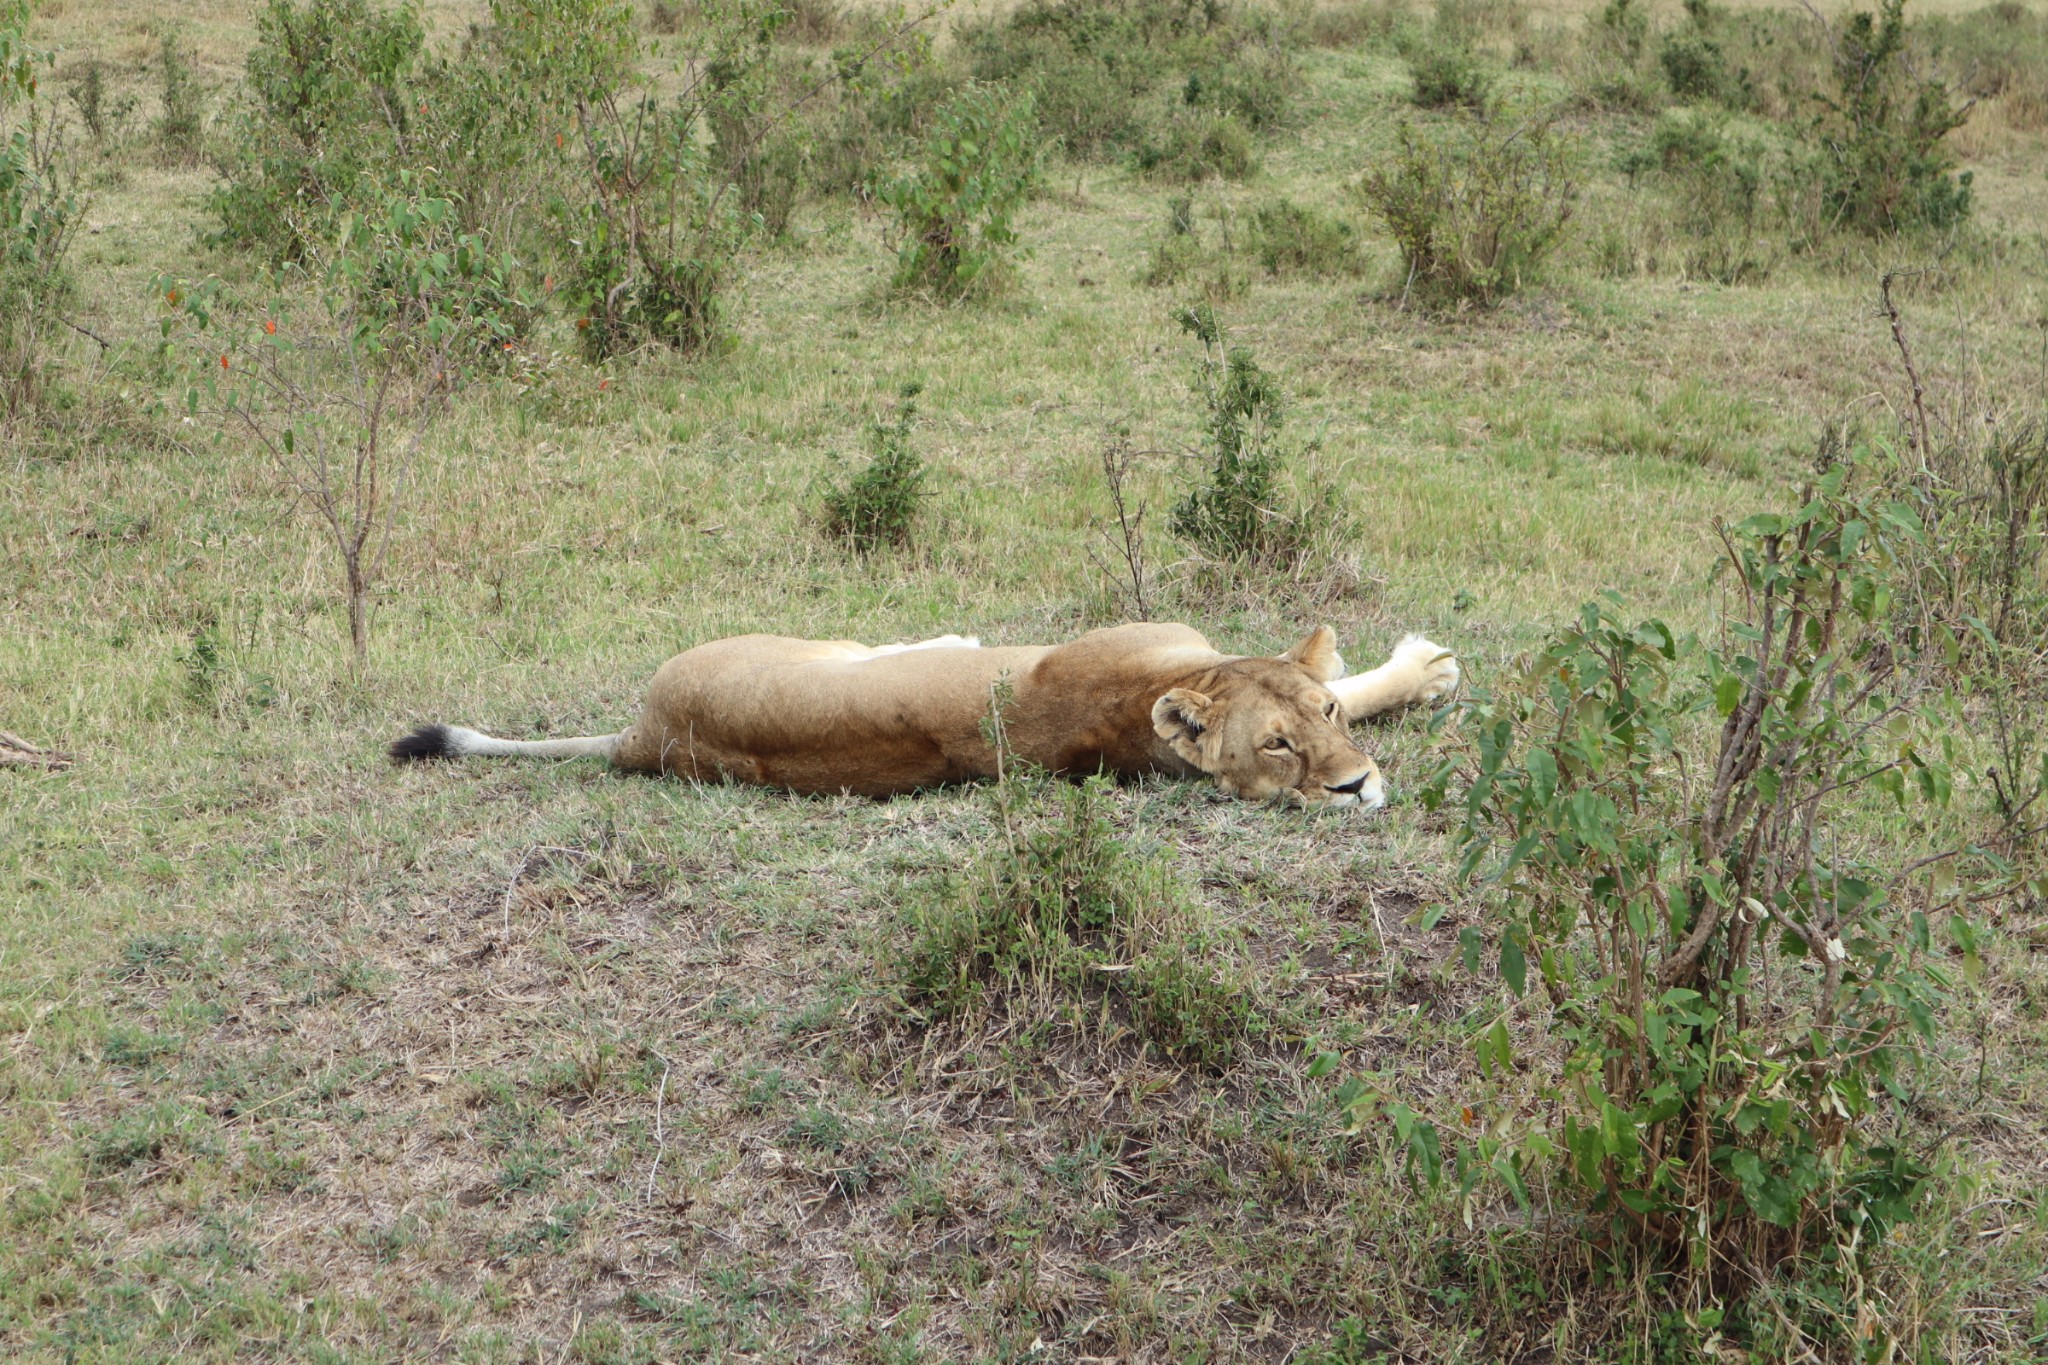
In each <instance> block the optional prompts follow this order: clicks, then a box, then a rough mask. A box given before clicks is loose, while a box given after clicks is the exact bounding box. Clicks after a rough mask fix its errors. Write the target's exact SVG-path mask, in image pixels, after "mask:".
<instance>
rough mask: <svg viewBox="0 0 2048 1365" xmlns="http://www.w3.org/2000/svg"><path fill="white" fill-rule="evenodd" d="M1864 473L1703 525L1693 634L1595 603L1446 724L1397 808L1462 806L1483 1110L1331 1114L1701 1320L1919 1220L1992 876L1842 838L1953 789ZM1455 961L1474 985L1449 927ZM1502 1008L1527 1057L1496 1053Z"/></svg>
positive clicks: (1858, 470)
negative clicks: (1941, 1085)
mask: <svg viewBox="0 0 2048 1365" xmlns="http://www.w3.org/2000/svg"><path fill="white" fill-rule="evenodd" d="M1881 470H1882V465H1881V462H1880V461H1878V460H1877V459H1875V458H1874V457H1873V458H1868V459H1865V460H1862V461H1852V462H1849V463H1838V464H1834V465H1832V466H1831V467H1829V468H1827V469H1826V471H1825V472H1824V473H1822V474H1821V475H1820V476H1819V477H1818V478H1817V479H1816V480H1815V482H1814V483H1813V485H1812V486H1811V487H1810V488H1809V489H1808V490H1807V501H1806V502H1805V504H1804V505H1803V506H1802V507H1800V508H1799V510H1798V511H1796V512H1794V513H1791V514H1789V515H1780V514H1764V515H1759V516H1755V517H1751V518H1749V519H1748V520H1746V521H1744V522H1741V523H1740V524H1738V525H1735V526H1724V527H1721V528H1720V530H1721V534H1722V538H1723V542H1724V545H1725V547H1726V551H1727V554H1726V557H1725V560H1724V561H1723V563H1722V565H1721V568H1720V572H1721V573H1723V574H1725V575H1726V576H1727V580H1728V582H1727V586H1726V589H1725V595H1726V597H1727V599H1728V600H1729V601H1730V602H1731V609H1730V612H1729V616H1728V619H1727V620H1726V622H1725V624H1724V626H1723V628H1722V630H1721V632H1720V634H1719V637H1718V638H1716V639H1712V640H1702V639H1699V638H1696V637H1691V636H1687V637H1680V636H1677V635H1675V634H1674V633H1673V632H1672V631H1671V630H1670V629H1669V628H1668V627H1666V626H1665V625H1663V624H1662V623H1661V622H1658V621H1654V620H1650V621H1642V622H1637V623H1630V622H1628V621H1626V620H1625V619H1624V618H1623V617H1622V615H1621V612H1620V602H1619V599H1618V598H1617V597H1614V596H1612V595H1609V596H1606V597H1603V598H1601V599H1599V600H1596V601H1594V602H1590V603H1588V604H1586V606H1585V607H1584V608H1583V609H1582V611H1581V613H1580V616H1579V619H1578V620H1577V621H1576V622H1575V623H1573V624H1572V625H1570V626H1567V627H1565V628H1563V629H1560V630H1559V631H1558V632H1557V633H1556V634H1554V635H1553V636H1552V637H1551V639H1550V640H1549V641H1548V643H1546V644H1545V646H1544V647H1543V648H1542V649H1541V650H1540V651H1538V652H1537V653H1536V654H1535V656H1534V657H1533V659H1531V660H1530V662H1529V665H1528V667H1527V669H1526V671H1525V673H1524V674H1523V678H1522V681H1521V683H1520V685H1519V686H1515V687H1512V688H1511V689H1509V690H1504V691H1501V692H1498V693H1496V694H1493V695H1486V694H1483V693H1481V694H1475V695H1474V696H1472V697H1471V698H1469V699H1468V700H1467V701H1465V702H1464V703H1462V704H1461V706H1460V708H1459V710H1458V712H1456V713H1447V714H1455V715H1456V716H1457V719H1456V720H1455V722H1454V724H1453V726H1452V728H1451V730H1450V733H1449V735H1448V737H1447V740H1446V743H1447V745H1448V759H1447V762H1446V763H1445V765H1444V766H1443V768H1442V770H1441V771H1440V772H1439V773H1438V774H1437V775H1436V777H1435V778H1434V779H1433V781H1432V782H1431V784H1430V786H1429V788H1428V791H1427V792H1426V794H1425V798H1424V799H1425V804H1428V805H1431V806H1445V805H1448V806H1451V807H1453V808H1455V809H1458V810H1460V812H1461V823H1460V827H1459V832H1458V836H1457V837H1458V840H1459V842H1460V843H1461V844H1462V846H1463V857H1462V859H1461V862H1460V871H1461V873H1462V874H1463V875H1467V876H1478V877H1480V878H1482V879H1483V882H1484V884H1485V885H1487V886H1490V887H1492V888H1494V889H1495V890H1496V892H1497V893H1498V896H1499V899H1498V901H1497V902H1496V904H1497V907H1498V909H1497V913H1498V914H1499V915H1500V917H1501V923H1502V933H1501V935H1500V938H1499V946H1498V959H1497V968H1498V971H1499V975H1500V979H1501V980H1502V981H1503V982H1505V984H1506V986H1507V988H1508V989H1509V990H1510V991H1512V992H1513V995H1514V998H1515V1003H1513V1004H1511V1005H1510V1006H1509V1007H1508V1008H1507V1009H1506V1010H1503V1011H1502V1012H1500V1013H1499V1014H1498V1015H1497V1016H1496V1017H1494V1018H1492V1019H1490V1020H1486V1021H1481V1022H1479V1023H1477V1024H1475V1026H1474V1043H1475V1049H1476V1052H1477V1055H1478V1060H1479V1063H1480V1067H1481V1071H1482V1074H1483V1075H1484V1076H1486V1077H1489V1078H1490V1079H1491V1087H1490V1089H1489V1090H1488V1091H1487V1092H1486V1094H1485V1098H1484V1099H1483V1100H1481V1101H1479V1102H1477V1103H1475V1104H1474V1105H1473V1106H1472V1107H1471V1109H1470V1110H1468V1113H1467V1123H1468V1124H1469V1125H1470V1126H1467V1125H1466V1124H1445V1125H1439V1124H1437V1123H1435V1122H1433V1121H1431V1120H1430V1119H1429V1118H1427V1117H1425V1116H1423V1115H1420V1114H1417V1113H1416V1112H1415V1111H1413V1110H1411V1109H1409V1108H1407V1107H1406V1106H1404V1105H1402V1104H1401V1103H1399V1101H1398V1100H1395V1099H1393V1098H1391V1097H1389V1096H1385V1095H1382V1094H1380V1093H1378V1092H1377V1091H1376V1090H1375V1089H1374V1088H1373V1087H1372V1086H1370V1085H1369V1084H1366V1083H1364V1082H1361V1081H1356V1080H1354V1081H1352V1082H1348V1083H1347V1085H1346V1088H1345V1090H1344V1092H1343V1100H1344V1102H1345V1103H1347V1104H1348V1105H1350V1106H1351V1108H1352V1112H1353V1115H1354V1117H1355V1118H1358V1119H1364V1118H1365V1117H1367V1116H1369V1115H1371V1114H1372V1113H1373V1112H1375V1111H1376V1110H1377V1111H1379V1112H1383V1113H1384V1114H1386V1115H1387V1116H1388V1117H1390V1118H1391V1119H1392V1120H1393V1121H1394V1124H1395V1129H1396V1134H1397V1137H1398V1139H1399V1140H1400V1141H1401V1142H1403V1143H1404V1144H1406V1146H1407V1148H1408V1150H1409V1152H1410V1154H1411V1157H1412V1159H1413V1160H1414V1161H1415V1162H1416V1163H1417V1164H1418V1165H1419V1166H1420V1168H1421V1169H1422V1170H1423V1171H1424V1172H1425V1173H1426V1175H1427V1176H1428V1178H1429V1179H1430V1180H1431V1181H1432V1182H1435V1181H1437V1180H1438V1179H1439V1178H1440V1177H1442V1176H1443V1175H1444V1174H1445V1173H1446V1172H1447V1171H1448V1173H1449V1174H1451V1175H1452V1176H1453V1177H1454V1180H1455V1184H1456V1187H1457V1189H1458V1191H1459V1193H1460V1196H1461V1197H1462V1198H1464V1199H1467V1200H1470V1199H1471V1198H1473V1197H1474V1195H1475V1192H1476V1191H1477V1190H1478V1189H1479V1188H1480V1187H1481V1186H1482V1185H1483V1184H1485V1183H1486V1182H1488V1181H1490V1180H1497V1181H1499V1182H1500V1183H1501V1184H1502V1185H1504V1186H1505V1188H1506V1189H1507V1190H1508V1191H1509V1192H1510V1193H1511V1194H1512V1195H1513V1196H1514V1198H1515V1199H1517V1200H1518V1201H1521V1202H1523V1203H1524V1204H1525V1205H1526V1204H1527V1203H1528V1202H1529V1201H1530V1200H1531V1199H1532V1198H1533V1197H1535V1196H1534V1192H1533V1187H1534V1186H1536V1185H1538V1184H1539V1183H1541V1184H1548V1183H1549V1182H1551V1181H1553V1180H1554V1181H1555V1182H1556V1183H1557V1184H1559V1185H1562V1186H1564V1187H1567V1188H1575V1189H1577V1190H1578V1191H1580V1192H1581V1194H1582V1195H1583V1197H1584V1198H1585V1200H1586V1201H1587V1208H1588V1211H1589V1214H1590V1216H1591V1220H1592V1222H1593V1225H1594V1228H1595V1229H1598V1231H1597V1234H1596V1235H1598V1236H1599V1237H1600V1238H1601V1240H1603V1241H1607V1242H1608V1243H1609V1244H1610V1245H1612V1246H1613V1247H1615V1248H1617V1249H1618V1250H1619V1251H1621V1252H1622V1253H1624V1254H1629V1253H1633V1254H1635V1255H1638V1256H1641V1257H1643V1258H1644V1259H1645V1260H1646V1261H1647V1262H1649V1263H1651V1264H1653V1265H1660V1266H1665V1267H1670V1268H1673V1269H1676V1270H1678V1271H1679V1272H1680V1273H1681V1274H1683V1275H1685V1276H1687V1277H1688V1278H1690V1279H1691V1280H1692V1281H1693V1282H1694V1283H1696V1284H1701V1285H1704V1286H1706V1287H1707V1288H1708V1289H1709V1290H1710V1291H1711V1292H1712V1293H1716V1294H1722V1295H1726V1296H1729V1297H1740V1296H1741V1295H1742V1294H1743V1293H1745V1292H1746V1291H1747V1290H1748V1289H1750V1288H1753V1287H1755V1286H1756V1285H1758V1284H1761V1283H1763V1282H1765V1280H1766V1278H1767V1277H1768V1276H1770V1275H1771V1274H1772V1272H1773V1271H1774V1269H1775V1268H1777V1267H1779V1266H1781V1265H1784V1264H1786V1263H1788V1262H1794V1263H1798V1264H1800V1265H1801V1267H1802V1268H1804V1269H1809V1270H1811V1269H1818V1270H1819V1271H1820V1273H1824V1274H1834V1275H1837V1276H1840V1277H1842V1278H1843V1280H1844V1282H1845V1283H1846V1282H1847V1281H1848V1280H1850V1279H1852V1278H1853V1277H1855V1276H1858V1275H1860V1273H1861V1271H1862V1269H1863V1267H1864V1265H1865V1263H1866V1258H1867V1256H1868V1254H1869V1252H1870V1251H1871V1249H1872V1248H1874V1247H1875V1246H1876V1245H1878V1244H1879V1243H1880V1242H1881V1241H1882V1240H1883V1238H1884V1236H1885V1233H1886V1230H1887V1229H1888V1228H1889V1227H1891V1226H1892V1225H1894V1224H1896V1223H1897V1222H1899V1221H1900V1220H1902V1219H1906V1218H1910V1217H1912V1216H1913V1215H1914V1211H1915V1209H1916V1208H1917V1206H1918V1201H1919V1199H1920V1195H1921V1192H1922V1188H1923V1184H1924V1181H1925V1178H1926V1176H1927V1174H1928V1167H1927V1166H1926V1165H1925V1164H1924V1158H1925V1157H1926V1155H1927V1153H1926V1152H1924V1151H1921V1150H1916V1149H1915V1148H1914V1146H1913V1144H1912V1143H1911V1142H1910V1141H1908V1140H1907V1138H1906V1136H1905V1134H1904V1132H1903V1131H1902V1128H1901V1106H1902V1105H1903V1103H1904V1101H1905V1100H1906V1099H1907V1097H1908V1094H1909V1091H1908V1086H1909V1084H1910V1083H1911V1081H1912V1079H1913V1077H1914V1074H1915V1071H1914V1068H1915V1066H1916V1064H1917V1062H1918V1060H1919V1059H1920V1058H1921V1057H1923V1056H1924V1055H1925V1053H1926V1050H1927V1049H1928V1048H1929V1047H1930V1046H1931V1045H1932V1044H1933V1043H1934V1041H1935V1039H1936V1035H1937V1028H1938V1020H1939V1018H1940V1010H1941V1006H1942V1001H1943V998H1944V995H1945V993H1946V991H1947V990H1948V989H1949V988H1950V986H1951V984H1952V982H1951V977H1950V974H1949V969H1948V967H1947V966H1946V964H1945V960H1944V959H1945V957H1946V953H1947V950H1948V949H1950V948H1951V947H1953V948H1955V949H1958V950H1960V952H1961V953H1962V961H1963V965H1964V967H1965V969H1966V970H1974V964H1975V962H1976V952H1977V945H1978V941H1979V931H1978V929H1977V927H1976V925H1975V923H1974V922H1973V921H1972V920H1971V919H1970V918H1969V917H1968V915H1967V914H1966V913H1965V911H1966V909H1967V907H1968V906H1969V905H1970V904H1971V902H1972V901H1973V899H1975V898H1977V897H1978V896H1980V895H1981V894H1982V893H1983V892H1984V891H1985V890H1986V889H1987V888H1990V887H1996V886H1999V885H2002V884H2003V882H2004V879H2005V878H2006V877H2007V876H2008V875H2009V872H2010V869H2009V867H2008V866H2007V865H2006V864H2005V863H2004V862H2003V861H2002V860H2001V859H1999V858H1997V857H1996V856H1994V855H1992V854H1990V853H1987V852H1986V851H1984V850H1983V849H1981V848H1978V847H1975V846H1971V845H1967V844H1966V845H1961V846H1952V847H1933V848H1929V849H1917V850H1914V851H1913V852H1911V853H1899V852H1895V851H1887V849H1886V847H1885V846H1884V845H1881V844H1879V843H1878V842H1877V841H1876V840H1874V839H1872V838H1869V837H1866V833H1865V832H1866V831H1867V830H1868V829H1869V828H1870V826H1871V823H1872V822H1873V821H1875V820H1878V819H1881V817H1882V812H1883V811H1884V810H1885V809H1886V808H1896V809H1900V810H1907V809H1917V810H1918V811H1920V812H1922V813H1924V815H1925V816H1926V817H1928V822H1929V823H1930V824H1937V823H1938V822H1939V817H1940V816H1941V814H1942V812H1944V811H1945V810H1946V808H1947V807H1948V806H1949V805H1950V802H1951V800H1952V796H1953V793H1954V789H1955V781H1954V775H1953V772H1952V768H1951V764H1952V761H1953V757H1952V754H1953V749H1952V742H1951V737H1950V736H1949V735H1948V734H1947V733H1946V731H1947V727H1948V726H1949V725H1950V724H1951V723H1952V720H1951V718H1950V716H1949V713H1948V712H1947V710H1946V709H1945V707H1944V706H1943V704H1942V698H1941V697H1940V694H1939V692H1938V690H1937V687H1936V685H1937V683H1938V681H1939V678H1938V674H1937V673H1935V672H1933V671H1930V669H1929V668H1928V667H1927V666H1926V663H1925V662H1924V660H1923V656H1922V654H1921V652H1920V651H1919V650H1917V649H1916V648H1914V646H1913V643H1912V635H1913V632H1914V630H1915V628H1916V621H1917V619H1918V617H1917V614H1916V613H1914V612H1912V611H1909V610H1903V609H1902V598H1901V595H1900V585H1901V583H1902V581H1903V576H1904V575H1905V574H1906V573H1907V572H1908V571H1909V566H1911V565H1914V564H1916V563H1918V562H1920V561H1921V560H1922V559H1924V557H1925V556H1926V554H1927V552H1928V547H1929V535H1928V532H1927V530H1926V528H1925V527H1924V525H1923V523H1922V520H1921V518H1920V517H1919V515H1918V514H1917V513H1916V512H1915V510H1914V508H1913V505H1912V502H1913V499H1912V497H1911V496H1910V494H1909V493H1907V490H1905V489H1903V488H1901V487H1900V485H1899V483H1898V481H1897V480H1896V478H1895V477H1894V478H1886V477H1881V476H1880V473H1881ZM1902 494H1905V496H1902ZM1703 732H1705V733H1712V734H1714V735H1715V736H1716V738H1715V739H1713V741H1712V742H1711V743H1708V744H1705V745H1702V744H1701V743H1700V741H1701V739H1703V738H1704V734H1703ZM1921 827H1925V826H1921ZM1462 946H1463V949H1464V956H1465V962H1466V966H1467V968H1468V969H1471V970H1478V969H1479V965H1480V959H1481V955H1482V952H1483V948H1484V943H1483V940H1482V938H1481V937H1480V935H1479V934H1478V932H1477V931H1476V930H1468V931H1467V932H1466V934H1465V935H1464V937H1463V943H1462ZM1520 1011H1529V1012H1533V1013H1537V1014H1539V1015H1540V1016H1541V1017H1542V1018H1543V1019H1544V1021H1545V1026H1546V1030H1547V1034H1548V1038H1549V1040H1550V1043H1549V1045H1548V1046H1547V1047H1545V1048H1544V1049H1542V1050H1539V1051H1536V1052H1525V1051H1523V1050H1522V1049H1521V1048H1519V1047H1518V1045H1517V1042H1516V1039H1515V1037H1514V1036H1513V1035H1511V1033H1510V1031H1509V1028H1508V1024H1509V1022H1510V1021H1511V1019H1512V1017H1513V1016H1514V1015H1515V1014H1516V1013H1518V1012H1520ZM1560 1049H1561V1050H1560ZM1332 1065H1334V1058H1326V1059H1325V1060H1324V1061H1323V1062H1322V1063H1320V1066H1321V1068H1322V1069H1323V1070H1325V1071H1327V1070H1328V1069H1329V1068H1330V1067H1331V1066H1332Z"/></svg>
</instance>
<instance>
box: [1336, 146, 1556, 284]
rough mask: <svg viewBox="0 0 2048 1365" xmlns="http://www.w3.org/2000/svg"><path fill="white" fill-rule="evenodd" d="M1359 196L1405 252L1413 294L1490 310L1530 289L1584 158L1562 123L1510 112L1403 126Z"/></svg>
mask: <svg viewBox="0 0 2048 1365" xmlns="http://www.w3.org/2000/svg"><path fill="white" fill-rule="evenodd" d="M1357 192H1358V195H1359V197H1360V198H1361V199H1362V200H1363V201H1364V204H1365V207H1366V209H1367V210H1368V211H1369V212H1370V213H1371V214H1372V215H1373V216H1374V217H1375V218H1377V219H1379V220H1380V222H1381V223H1382V224H1383V225H1384V226H1385V227H1386V230H1387V233H1388V235H1390V236H1391V237H1393V239H1394V242H1395V245H1396V246H1398V247H1399V248H1400V251H1401V260H1402V265H1403V268H1404V269H1405V271H1406V283H1405V284H1404V285H1403V288H1402V298H1403V299H1404V300H1405V299H1407V298H1408V297H1410V296H1411V295H1412V296H1414V297H1415V298H1417V299H1419V300H1421V301H1422V302H1424V303H1426V304H1430V305H1432V306H1438V307H1450V306H1456V305H1461V304H1492V303H1495V302H1498V301H1499V300H1500V299H1501V298H1503V297H1505V296H1506V295H1509V294H1512V293H1514V292H1515V291H1516V290H1518V289H1520V288H1522V287H1523V286H1524V285H1526V284H1528V283H1530V282H1532V281H1533V280H1534V279H1535V278H1536V276H1537V274H1538V272H1539V271H1540V270H1541V268H1542V265H1543V262H1544V260H1545V259H1546V258H1547V257H1548V256H1549V255H1550V253H1551V252H1552V250H1554V249H1555V248H1556V247H1557V245H1558V243H1559V242H1560V241H1561V240H1562V239H1563V236H1564V230H1565V227H1566V225H1567V224H1568V223H1570V222H1571V217H1572V210H1573V208H1574V206H1575V205H1576V204H1577V202H1578V193H1579V183H1578V149H1577V147H1576V145H1575V144H1574V143H1573V142H1572V140H1571V139H1570V138H1568V137H1566V136H1565V135H1564V134H1563V133H1561V132H1560V131H1559V130H1558V128H1557V124H1556V116H1555V115H1554V114H1551V113H1536V114H1531V115H1528V116H1526V117H1516V116H1512V115H1510V114H1508V113H1507V112H1505V111H1495V112H1494V113H1492V114H1490V115H1488V116H1485V117H1479V116H1466V117H1461V118H1459V119H1457V120H1455V121H1453V122H1452V123H1450V124H1449V125H1446V126H1444V127H1442V128H1432V129H1428V130H1422V129H1418V128H1416V127H1415V126H1414V125H1412V124H1409V123H1406V122H1404V123H1402V125H1401V127H1400V132H1399V144H1398V146H1397V147H1396V149H1395V151H1394V152H1393V154H1392V155H1391V156H1389V157H1388V158H1386V159H1385V160H1383V161H1381V162H1380V163H1378V164H1376V165H1374V166H1371V167H1369V168H1368V169H1367V170H1366V172H1365V175H1364V176H1363V177H1362V178H1361V179H1360V180H1359V182H1358V187H1357Z"/></svg>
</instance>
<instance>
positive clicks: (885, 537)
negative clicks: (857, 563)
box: [824, 381, 930, 554]
mask: <svg viewBox="0 0 2048 1365" xmlns="http://www.w3.org/2000/svg"><path fill="white" fill-rule="evenodd" d="M923 391H924V385H922V384H920V383H918V382H916V381H912V382H910V383H907V384H905V385H904V386H903V387H902V388H901V389H900V390H898V391H897V392H898V401H897V404H896V418H895V420H894V421H892V422H881V421H876V422H874V423H873V424H871V425H870V426H869V427H868V451H869V456H870V458H869V460H868V463H867V466H866V467H865V468H863V469H862V470H861V471H860V472H859V473H858V474H855V475H854V476H853V477H852V478H851V479H850V480H848V481H847V483H846V484H845V486H844V487H840V488H834V489H831V490H830V491H828V492H827V493H826V494H825V515H824V527H825V534H827V535H829V536H831V537H832V538H834V539H835V540H844V541H846V542H847V543H848V544H850V545H851V546H852V547H853V548H854V549H855V550H857V551H859V552H860V553H861V554H871V553H873V552H874V551H876V550H878V549H880V548H881V547H882V546H884V545H907V544H909V543H910V532H911V528H912V527H913V526H914V525H915V524H916V521H917V509H918V508H919V506H921V505H922V504H923V501H924V496H925V491H924V485H925V479H926V478H927V477H928V476H929V474H930V470H929V469H927V468H926V466H925V462H924V458H923V457H922V456H921V455H919V454H918V453H917V452H916V451H915V450H914V449H912V448H911V444H910V432H911V427H912V426H913V425H914V424H915V422H916V420H917V403H916V399H917V395H918V394H920V393H922V392H923Z"/></svg>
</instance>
